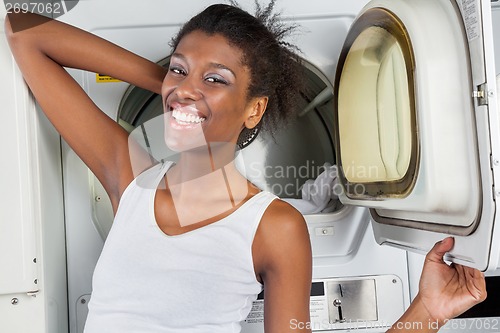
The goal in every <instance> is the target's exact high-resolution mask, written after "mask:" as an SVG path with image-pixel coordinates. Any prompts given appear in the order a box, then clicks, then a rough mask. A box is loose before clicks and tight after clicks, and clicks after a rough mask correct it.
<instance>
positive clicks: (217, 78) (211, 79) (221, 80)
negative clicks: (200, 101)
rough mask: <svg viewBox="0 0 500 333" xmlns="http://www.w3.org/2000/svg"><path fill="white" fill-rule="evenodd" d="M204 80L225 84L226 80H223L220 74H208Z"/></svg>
mask: <svg viewBox="0 0 500 333" xmlns="http://www.w3.org/2000/svg"><path fill="white" fill-rule="evenodd" d="M205 81H207V82H210V83H220V84H227V81H226V80H224V79H223V78H222V77H220V76H208V77H206V78H205Z"/></svg>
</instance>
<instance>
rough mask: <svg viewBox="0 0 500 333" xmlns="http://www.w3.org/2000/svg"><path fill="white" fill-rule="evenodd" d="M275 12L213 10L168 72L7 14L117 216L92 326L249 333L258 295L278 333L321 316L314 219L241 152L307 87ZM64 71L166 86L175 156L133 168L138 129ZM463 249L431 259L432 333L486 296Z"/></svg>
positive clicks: (45, 104) (421, 304) (26, 69)
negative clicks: (312, 293)
mask: <svg viewBox="0 0 500 333" xmlns="http://www.w3.org/2000/svg"><path fill="white" fill-rule="evenodd" d="M273 4H274V2H271V4H270V5H269V6H268V7H267V8H264V9H263V10H259V11H258V13H257V15H256V17H253V16H252V15H250V14H248V13H246V12H244V11H242V10H240V9H238V8H236V7H234V6H228V5H214V6H210V7H208V8H207V9H206V10H205V11H203V12H202V13H200V14H199V15H197V16H195V17H194V18H193V19H191V20H190V21H189V22H188V23H187V24H186V25H185V26H184V27H183V28H182V29H181V31H180V32H179V35H178V36H177V37H176V38H175V39H174V41H173V54H172V57H171V60H170V65H169V68H168V70H167V71H166V72H165V70H164V69H163V68H161V67H159V66H157V65H155V64H154V63H151V62H149V61H148V60H145V59H143V58H140V57H138V56H136V55H134V54H132V53H130V52H128V51H126V50H124V49H121V48H119V47H117V46H116V45H113V44H111V43H109V42H107V41H104V40H102V39H100V38H98V37H95V36H93V35H91V34H89V33H87V32H84V31H82V30H79V29H77V28H74V27H71V26H68V25H65V24H62V23H59V22H56V21H48V20H46V19H45V18H43V17H39V16H35V15H30V14H25V15H10V17H9V18H8V19H7V20H6V31H8V39H9V43H10V46H11V49H12V52H13V54H14V56H15V58H16V61H17V63H18V64H19V67H20V68H21V71H22V73H23V75H24V77H25V80H26V82H27V83H28V85H29V86H30V88H31V90H32V91H33V94H34V95H35V97H36V99H37V101H38V103H39V104H40V106H41V107H42V109H43V110H44V112H45V113H46V115H47V117H48V118H49V119H50V121H51V122H52V123H53V125H54V126H55V127H56V129H57V130H58V131H59V133H60V134H61V135H62V136H63V138H64V139H65V140H66V141H67V142H68V143H69V145H70V146H71V147H72V148H73V150H74V151H75V152H76V153H77V154H78V155H79V156H80V158H81V159H82V160H83V161H84V162H85V163H86V164H87V165H88V167H89V168H90V169H91V170H92V171H93V172H94V174H95V175H96V176H97V177H98V179H99V180H100V181H101V183H102V184H103V186H104V188H105V189H106V191H107V193H108V195H109V197H110V199H111V202H112V205H113V209H114V212H115V214H116V215H115V223H114V225H113V228H112V230H111V232H110V235H109V236H108V239H107V241H106V244H105V247H104V250H103V253H102V255H101V257H100V259H99V262H98V265H97V267H96V270H95V273H94V280H93V293H92V299H91V302H90V304H89V316H88V320H87V323H86V328H85V332H87V333H93V332H176V333H177V332H190V333H191V332H239V330H240V324H239V322H240V321H242V320H244V319H245V317H246V315H247V314H248V312H249V311H250V307H251V304H252V300H254V299H255V297H256V295H257V294H258V293H259V292H260V291H261V289H262V286H264V287H265V288H264V292H265V297H264V299H265V330H266V332H289V331H292V327H291V323H292V321H293V322H294V323H307V322H308V321H309V290H310V286H311V249H310V244H309V235H308V232H307V228H306V225H305V222H304V219H303V217H302V215H301V214H300V213H298V212H297V211H296V210H295V209H293V208H292V207H291V206H289V205H288V204H286V203H284V202H283V201H280V200H277V199H276V197H275V196H273V195H272V194H270V193H267V192H260V191H259V190H258V189H257V188H255V187H254V186H252V184H251V183H249V182H248V181H247V180H246V179H244V178H243V177H242V176H241V175H240V173H239V172H238V171H237V169H236V167H235V165H234V162H233V159H234V152H235V147H236V146H244V145H247V144H248V143H249V142H251V141H252V140H253V138H254V137H255V135H256V133H257V132H258V129H259V128H260V127H261V126H262V127H263V129H268V130H272V128H274V127H275V126H277V125H278V124H279V123H281V122H282V121H283V120H285V119H286V118H287V117H288V114H289V112H290V110H293V105H294V96H296V95H297V92H298V89H299V88H300V87H299V85H298V84H292V83H296V82H299V78H300V73H299V72H298V69H297V63H296V62H295V60H293V59H294V58H295V57H296V56H295V55H294V54H293V52H292V51H293V49H291V48H290V47H288V46H287V45H286V43H283V41H282V38H283V36H284V35H286V33H287V32H289V31H290V30H289V29H288V28H283V27H282V26H281V25H280V24H279V22H278V21H276V17H275V16H272V15H271V10H272V7H273ZM266 24H267V26H266ZM26 27H30V29H24V28H26ZM14 31H17V32H14ZM276 64H279V66H276ZM63 67H74V68H80V69H85V70H89V71H93V72H98V73H106V74H108V75H111V76H113V77H116V78H119V79H121V80H123V81H126V82H129V83H131V84H134V85H137V86H140V87H143V88H145V89H149V90H151V91H153V92H156V93H161V95H162V97H163V102H164V108H165V116H164V118H165V140H166V143H167V145H168V146H169V147H170V148H171V149H173V150H175V151H178V152H179V154H180V158H179V161H178V162H177V163H175V164H173V163H169V162H166V163H160V164H158V165H155V166H153V167H151V168H147V169H146V170H145V171H144V172H142V173H141V174H140V175H138V176H137V175H135V174H134V170H135V163H136V161H135V160H134V161H132V160H131V157H130V156H131V155H130V151H131V150H135V148H133V147H131V146H133V144H132V145H131V144H129V142H128V134H127V133H126V132H125V131H124V130H123V129H122V128H121V127H120V126H118V125H117V124H116V123H115V122H114V121H113V120H111V119H109V118H108V117H107V116H106V115H105V114H104V113H102V112H101V110H99V109H98V108H97V107H96V106H95V105H94V104H93V103H92V101H91V100H90V99H89V97H88V96H87V95H86V94H85V93H84V91H83V90H82V89H81V88H80V86H79V85H78V84H77V83H76V82H75V81H74V80H73V79H72V78H71V76H69V75H68V74H67V72H66V71H65V70H64V68H63ZM55 96H57V97H58V98H57V101H56V99H55V98H54V97H55ZM136 176H137V177H136ZM452 245H453V241H452V240H451V239H447V240H445V241H443V242H441V243H438V244H436V246H435V247H434V248H433V250H431V251H430V253H429V254H428V256H427V260H426V264H425V266H424V273H423V276H422V280H421V285H420V293H419V295H418V296H417V298H416V299H415V300H414V302H413V303H412V305H411V306H410V308H409V309H408V311H407V312H406V313H405V314H404V315H403V317H402V318H401V319H400V321H399V322H398V323H405V322H410V321H411V322H416V321H418V322H422V323H423V327H424V329H425V331H429V332H430V331H432V330H433V329H434V327H430V326H429V325H428V323H429V322H430V321H434V320H437V321H438V322H439V324H440V325H442V324H443V323H444V321H445V320H446V319H449V318H452V317H454V316H456V315H458V314H460V313H461V312H463V311H465V310H466V309H467V308H469V307H470V306H472V305H473V304H475V303H477V302H480V301H481V300H483V299H484V298H485V296H486V292H485V286H484V277H483V275H482V274H481V273H480V272H478V271H476V270H473V269H469V268H466V267H462V266H459V265H455V266H452V267H449V266H447V265H446V264H445V263H444V262H443V260H442V258H443V255H444V253H445V252H446V251H448V250H450V249H451V247H452ZM300 326H301V327H304V329H303V330H302V331H303V332H308V330H307V327H308V325H300ZM402 327H404V325H403V326H402ZM399 328H400V326H399V325H397V324H396V325H395V326H394V327H393V328H391V329H392V330H394V331H400V329H399ZM293 331H299V330H293Z"/></svg>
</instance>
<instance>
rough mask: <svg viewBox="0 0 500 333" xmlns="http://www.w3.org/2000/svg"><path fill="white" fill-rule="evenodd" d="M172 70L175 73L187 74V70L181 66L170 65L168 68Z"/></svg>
mask: <svg viewBox="0 0 500 333" xmlns="http://www.w3.org/2000/svg"><path fill="white" fill-rule="evenodd" d="M168 70H169V71H170V72H172V73H174V74H178V75H186V71H185V70H184V69H182V68H180V67H174V66H172V67H169V69H168Z"/></svg>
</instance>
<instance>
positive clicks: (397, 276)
mask: <svg viewBox="0 0 500 333" xmlns="http://www.w3.org/2000/svg"><path fill="white" fill-rule="evenodd" d="M32 2H33V1H19V3H32ZM69 2H70V1H52V2H50V3H52V5H53V6H55V5H57V4H58V3H59V4H60V7H61V8H63V9H64V15H61V16H59V17H58V18H57V19H59V20H62V21H64V22H68V23H70V24H73V25H76V26H78V27H81V28H83V29H85V30H88V31H91V32H92V33H95V34H97V35H99V36H101V37H103V38H106V39H108V40H110V41H112V42H114V43H116V44H118V45H120V46H123V47H125V48H126V49H129V50H131V51H133V52H135V53H137V54H140V55H141V56H143V57H145V58H148V59H150V60H152V61H155V62H159V63H162V64H167V63H168V56H169V53H170V47H169V41H170V39H171V38H172V37H173V36H174V34H175V33H176V32H177V31H178V29H179V27H180V26H181V25H182V23H183V22H185V21H187V20H188V19H189V18H190V17H191V16H193V15H194V14H196V13H198V12H199V11H201V10H202V9H203V8H205V7H206V6H208V5H210V4H212V3H215V2H216V1H210V0H199V1H196V2H184V3H183V2H179V3H177V2H172V1H155V0H143V1H133V0H86V1H72V5H71V7H68V6H69ZM239 2H240V4H241V5H242V7H243V8H245V9H247V10H248V11H250V12H252V11H253V6H254V2H253V1H250V0H248V1H247V0H240V1H239ZM9 3H10V4H11V5H8V4H9ZM12 3H13V2H8V1H5V4H6V6H0V14H1V15H0V17H1V19H2V24H0V29H2V32H3V20H4V16H5V13H6V12H7V11H11V10H14V6H13V5H12ZM277 7H279V9H281V10H282V17H283V19H284V20H285V21H286V22H289V23H297V24H298V25H299V27H300V28H299V29H298V30H297V32H296V34H295V35H294V36H292V37H290V38H291V40H290V41H291V42H292V43H293V44H295V45H297V46H298V47H299V48H300V50H301V54H300V55H301V57H302V65H303V68H304V75H305V80H306V87H305V89H304V91H303V92H302V93H301V103H300V105H298V111H299V116H298V118H297V119H296V120H294V121H293V122H292V124H291V125H290V126H289V127H288V128H287V129H286V130H283V131H281V132H279V133H277V135H276V137H275V138H274V139H273V138H270V137H266V136H265V135H264V136H261V137H259V138H258V139H257V140H256V141H255V142H254V143H252V145H250V146H249V147H248V148H245V149H243V150H242V151H241V152H240V153H239V154H238V158H239V160H241V168H242V172H243V173H244V174H245V175H246V176H247V177H248V178H249V179H250V180H251V181H252V182H254V183H255V184H257V185H258V186H259V187H260V188H262V189H264V190H269V191H271V192H273V193H275V194H277V195H278V196H280V197H282V198H285V199H290V200H294V199H295V200H302V199H301V191H302V189H303V186H304V184H306V183H307V182H308V181H311V180H314V179H317V178H318V177H320V175H321V174H322V173H323V172H324V171H325V170H327V168H331V167H334V168H335V170H336V174H335V185H336V186H335V188H336V189H341V190H339V191H336V193H335V196H334V197H332V199H331V201H330V202H329V204H328V207H327V208H325V209H321V210H320V211H315V212H313V213H304V215H305V219H306V221H307V225H308V229H309V233H310V237H311V244H312V250H313V283H312V286H311V303H310V310H311V322H309V323H300V322H293V321H291V323H290V326H291V330H290V331H291V332H293V330H294V329H298V328H301V327H303V326H304V325H308V326H309V327H310V328H311V329H312V330H313V331H314V332H348V331H352V330H360V331H361V332H367V333H371V332H383V331H385V330H387V328H388V327H389V326H390V325H391V324H392V323H393V322H394V321H395V320H396V319H397V318H398V317H399V316H400V315H401V314H402V313H403V312H404V310H405V309H406V308H407V307H408V306H409V304H410V301H411V299H412V298H413V297H415V295H416V293H417V292H418V280H419V276H420V272H421V268H422V262H423V254H425V253H426V252H427V251H428V250H429V249H430V248H431V247H432V246H433V244H434V243H435V242H437V241H439V240H441V239H443V238H445V237H447V236H448V235H451V236H453V237H455V247H454V249H453V250H452V251H451V252H450V253H449V254H448V255H447V260H449V261H453V262H457V263H460V264H464V265H468V266H473V267H475V268H478V269H480V270H482V271H485V272H486V275H487V279H488V293H489V298H491V300H494V299H495V297H496V298H498V290H497V289H498V288H496V287H495V285H496V284H499V281H498V275H500V273H499V271H498V267H499V258H500V224H499V223H497V221H496V220H497V215H498V214H497V211H498V208H500V207H499V206H498V198H499V197H500V189H499V187H500V186H499V185H498V184H500V179H499V177H500V119H499V112H498V90H497V78H496V76H497V75H498V74H499V73H500V70H499V68H500V3H499V2H497V1H491V2H490V1H486V0H397V1H396V0H373V1H367V0H349V1H347V0H345V1H329V0H309V1H298V0H288V1H281V2H278V3H277ZM53 8H55V7H53ZM4 35H5V34H4V33H2V36H1V37H0V68H1V73H2V81H1V83H0V96H1V98H0V103H1V104H2V110H3V111H2V115H3V119H4V126H3V127H2V130H1V131H0V139H1V142H2V155H3V156H2V173H1V174H0V185H1V186H0V198H1V200H0V332H5V333H17V332H22V333H81V332H83V327H84V324H85V319H86V316H87V304H88V301H89V299H90V296H91V291H92V285H91V279H92V273H93V270H94V267H95V264H96V262H97V259H98V257H99V255H100V251H101V249H102V246H103V244H104V241H105V239H106V236H107V234H108V232H109V230H110V228H111V224H112V220H113V214H112V211H111V206H110V203H109V199H108V198H107V196H106V193H105V192H104V190H103V188H102V186H101V185H100V184H99V182H98V181H97V179H96V178H95V177H94V175H93V174H92V173H91V172H90V171H89V170H88V168H87V167H86V166H85V165H84V164H83V163H82V161H81V160H80V159H79V158H78V157H77V156H76V154H75V153H74V152H73V151H72V150H71V149H70V148H69V147H68V145H67V144H66V143H65V142H63V141H62V140H61V139H60V137H59V135H58V134H57V133H56V132H55V130H54V129H53V128H52V127H51V125H50V123H49V122H48V120H47V119H46V118H45V117H44V115H43V113H42V112H41V111H40V110H39V108H38V107H37V104H36V102H35V101H34V99H33V97H32V95H31V94H30V92H29V89H28V88H27V87H26V85H25V83H24V81H23V79H22V76H21V75H20V72H19V70H18V69H17V67H16V64H15V62H14V60H13V58H12V56H11V54H10V51H9V48H8V45H7V41H6V39H5V36H4ZM495 48H496V50H495ZM495 51H496V52H495ZM495 56H496V58H495ZM495 61H496V65H495ZM69 72H70V74H71V75H72V76H73V77H74V78H75V79H76V80H77V81H78V83H79V84H80V85H81V86H82V87H83V88H84V89H85V91H86V92H87V93H88V94H89V96H90V97H91V98H92V100H93V101H94V103H95V104H96V105H97V106H98V107H99V108H101V109H102V110H103V111H104V112H105V113H106V114H107V115H108V116H110V117H111V118H112V119H114V120H116V121H117V122H119V123H120V124H122V125H123V126H124V127H125V128H126V129H127V130H129V131H130V132H131V133H134V131H135V130H134V129H136V128H140V127H141V126H142V128H143V127H144V126H146V127H147V125H148V124H150V123H151V120H153V119H154V118H155V117H157V116H159V115H161V114H162V112H163V111H162V105H161V99H160V98H159V97H158V96H156V95H154V94H153V93H151V92H148V91H144V90H141V89H139V88H137V87H133V86H129V85H128V84H127V83H125V82H120V81H118V80H115V79H113V78H111V77H108V76H106V75H105V73H89V72H84V71H79V70H73V69H69ZM388 245H389V246H388ZM499 285H500V284H499ZM495 295H496V296H495ZM487 302H490V303H485V304H486V305H484V304H483V305H480V306H478V307H476V308H474V309H472V310H471V311H469V312H467V313H466V314H465V315H464V316H463V318H459V319H456V320H453V321H450V322H449V323H448V324H447V326H446V327H445V328H446V330H447V331H448V332H459V331H467V332H498V331H500V318H499V317H500V306H499V305H497V304H495V302H491V301H490V300H488V301H487ZM263 304H264V301H263V299H262V297H260V296H259V297H258V299H257V300H256V301H255V302H254V304H253V308H252V311H251V313H250V315H249V316H248V318H247V319H246V320H245V322H244V323H243V332H245V333H257V332H258V333H262V332H263ZM193 315H196V314H193Z"/></svg>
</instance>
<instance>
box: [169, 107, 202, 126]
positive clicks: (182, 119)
mask: <svg viewBox="0 0 500 333" xmlns="http://www.w3.org/2000/svg"><path fill="white" fill-rule="evenodd" d="M172 118H173V119H175V121H176V122H177V123H178V124H179V125H196V124H201V123H203V122H204V121H205V120H206V119H207V118H205V117H200V116H198V115H196V114H193V113H190V112H186V111H184V110H182V109H174V110H173V111H172Z"/></svg>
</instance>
